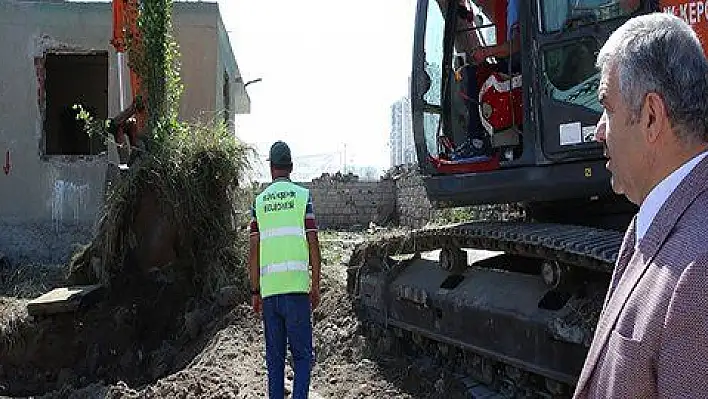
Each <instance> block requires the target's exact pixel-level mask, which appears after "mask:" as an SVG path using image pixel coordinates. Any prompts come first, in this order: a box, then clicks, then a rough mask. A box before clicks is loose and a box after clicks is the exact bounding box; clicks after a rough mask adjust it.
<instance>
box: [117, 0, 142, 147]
mask: <svg viewBox="0 0 708 399" xmlns="http://www.w3.org/2000/svg"><path fill="white" fill-rule="evenodd" d="M112 4H113V38H112V40H111V45H113V47H114V48H115V49H116V52H117V55H118V79H119V86H120V109H121V112H120V113H118V115H116V116H115V117H114V118H112V119H111V124H110V125H111V131H112V133H113V135H114V137H115V139H116V142H117V143H118V144H127V145H128V146H134V145H136V142H137V140H138V139H139V136H141V135H142V134H143V132H144V129H145V126H146V123H147V108H146V107H145V105H144V101H143V99H144V98H147V97H146V95H147V93H146V91H145V87H144V86H143V78H142V76H140V74H139V72H138V71H137V68H135V67H134V65H135V63H136V62H137V61H138V60H135V59H130V57H131V55H133V56H135V55H136V54H141V53H142V48H143V40H142V34H141V33H140V30H139V29H138V15H139V0H113V2H112ZM129 49H130V50H131V51H129V52H128V57H129V59H128V62H127V65H128V67H129V69H130V93H131V98H132V100H131V103H130V105H129V106H127V107H126V106H125V100H124V99H125V92H126V91H127V89H126V83H127V82H125V81H124V79H123V76H124V74H123V66H124V65H125V63H124V61H123V58H124V56H125V54H126V50H129Z"/></svg>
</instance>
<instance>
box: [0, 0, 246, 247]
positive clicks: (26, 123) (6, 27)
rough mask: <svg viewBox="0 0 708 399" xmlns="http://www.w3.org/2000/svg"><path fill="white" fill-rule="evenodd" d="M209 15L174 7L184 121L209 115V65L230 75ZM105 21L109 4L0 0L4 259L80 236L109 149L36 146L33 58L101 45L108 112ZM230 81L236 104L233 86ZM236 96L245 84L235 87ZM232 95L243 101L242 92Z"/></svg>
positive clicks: (214, 83)
mask: <svg viewBox="0 0 708 399" xmlns="http://www.w3.org/2000/svg"><path fill="white" fill-rule="evenodd" d="M219 21H220V18H219V15H218V7H217V6H216V4H210V3H203V2H200V3H175V4H174V19H173V23H174V26H175V34H176V39H177V41H178V43H179V45H180V52H181V53H182V56H181V62H182V69H181V75H182V82H183V84H184V85H185V91H184V93H183V96H182V103H181V108H180V114H181V117H182V118H184V119H188V120H189V119H193V118H197V117H201V116H203V115H213V114H214V113H215V112H217V111H218V109H217V107H218V106H219V104H218V103H217V97H222V89H221V84H220V83H219V79H221V77H218V76H217V73H216V71H217V70H222V71H223V70H229V71H230V73H234V74H237V73H238V69H237V67H235V65H236V62H235V60H233V58H232V59H230V60H229V59H228V56H229V54H226V55H224V52H223V51H220V50H219V48H220V47H223V46H224V43H223V34H222V37H221V38H220V36H219V34H218V30H219V28H218V27H217V26H218V22H219ZM111 24H112V18H111V4H110V3H94V2H89V3H77V2H68V3H61V2H31V1H22V2H17V1H11V0H0V53H1V54H2V58H3V61H2V62H1V63H0V164H1V165H0V166H4V165H5V164H6V161H7V159H6V158H8V157H7V155H8V154H9V163H10V166H11V167H10V170H9V172H8V173H7V174H6V173H4V171H2V168H1V167H0V252H4V253H6V254H7V255H8V256H10V257H11V258H13V257H14V258H16V257H28V258H29V259H34V260H37V261H64V260H65V259H66V254H67V253H68V252H69V247H70V244H71V243H73V242H76V241H79V242H86V241H87V240H88V238H89V237H90V235H91V232H92V231H91V230H92V227H93V225H94V224H95V222H96V217H97V215H98V210H99V209H100V207H101V206H102V204H103V193H104V185H105V174H106V168H107V162H108V160H109V156H111V155H114V151H110V149H109V151H105V152H103V153H100V154H97V155H91V156H88V155H87V156H66V155H57V156H47V155H46V154H44V153H43V148H44V126H43V116H44V111H45V109H46V106H45V105H46V98H45V93H44V85H43V76H44V75H43V73H44V71H43V62H42V60H43V58H44V56H45V53H47V52H56V51H68V52H87V51H97V50H98V51H105V52H107V54H108V71H107V73H108V110H107V113H108V115H115V114H117V113H118V111H119V98H118V93H119V91H118V78H117V67H116V55H115V51H114V49H113V47H112V46H111V45H110V39H111V33H112V32H111ZM221 29H223V27H222V28H221ZM237 81H238V76H234V82H237ZM234 86H235V87H236V89H234V92H235V94H234V97H233V98H234V102H235V103H236V102H237V100H236V98H235V97H236V93H237V92H238V90H239V89H238V84H235V85H234ZM241 86H242V84H241ZM217 88H218V90H217ZM240 93H245V91H243V90H242V88H241V91H240ZM240 101H242V102H246V103H248V98H245V99H242V100H240ZM222 104H223V102H222ZM47 240H49V241H50V242H48V241H47ZM62 249H64V250H63V251H62Z"/></svg>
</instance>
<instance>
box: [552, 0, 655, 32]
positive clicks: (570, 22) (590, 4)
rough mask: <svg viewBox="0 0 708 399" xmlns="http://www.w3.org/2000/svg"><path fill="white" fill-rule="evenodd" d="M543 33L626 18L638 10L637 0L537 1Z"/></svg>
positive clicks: (638, 2) (638, 3)
mask: <svg viewBox="0 0 708 399" xmlns="http://www.w3.org/2000/svg"><path fill="white" fill-rule="evenodd" d="M538 1H540V2H541V3H542V4H541V7H540V8H541V11H542V14H543V15H542V17H543V18H542V27H541V31H542V32H545V33H551V32H558V31H562V30H566V29H568V28H569V27H571V26H574V25H578V24H593V23H597V22H602V21H607V20H611V19H615V18H622V17H626V16H628V15H630V14H632V13H634V12H635V11H637V10H638V9H639V6H640V5H641V2H640V1H639V0H562V1H559V0H538Z"/></svg>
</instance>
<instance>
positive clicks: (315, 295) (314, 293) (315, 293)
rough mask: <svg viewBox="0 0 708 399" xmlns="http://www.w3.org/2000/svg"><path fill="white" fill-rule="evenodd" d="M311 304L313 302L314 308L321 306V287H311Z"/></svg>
mask: <svg viewBox="0 0 708 399" xmlns="http://www.w3.org/2000/svg"><path fill="white" fill-rule="evenodd" d="M310 304H312V310H315V309H317V307H318V306H320V287H315V286H313V287H312V288H310Z"/></svg>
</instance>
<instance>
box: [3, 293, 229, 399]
mask: <svg viewBox="0 0 708 399" xmlns="http://www.w3.org/2000/svg"><path fill="white" fill-rule="evenodd" d="M98 295H100V298H94V299H93V301H88V302H87V304H86V305H87V306H85V308H84V309H79V310H78V311H76V312H72V313H59V314H53V315H47V316H40V317H31V316H27V315H26V314H25V315H24V316H25V317H24V319H23V320H16V321H15V325H14V328H13V329H11V331H10V332H9V334H7V335H5V336H0V394H2V395H8V396H33V395H42V394H45V393H49V392H55V391H66V390H69V391H71V390H72V389H74V388H77V387H83V386H86V385H88V384H91V383H102V384H115V383H117V382H119V381H123V382H125V383H127V384H128V385H129V386H131V387H141V386H145V385H148V384H150V383H153V382H154V381H156V380H158V379H159V378H161V377H164V376H166V375H168V374H170V373H172V372H174V371H175V370H177V369H182V368H184V367H185V365H187V364H188V363H189V362H190V361H191V360H192V358H193V357H194V356H195V355H196V354H197V353H199V352H200V350H201V348H200V347H199V346H200V345H203V341H202V340H198V339H197V338H198V337H199V333H200V330H202V329H203V328H208V326H209V324H210V323H211V324H213V323H214V321H215V320H217V319H218V318H219V315H218V314H215V313H218V312H219V311H220V310H219V307H218V306H214V305H212V306H211V307H205V306H207V305H205V304H199V303H195V301H194V299H193V296H192V295H190V294H189V292H188V291H185V290H184V289H182V288H181V287H179V286H177V285H168V284H163V283H160V282H155V281H148V280H143V281H132V282H131V283H130V284H127V285H123V286H120V287H114V288H113V289H112V290H111V291H110V292H107V291H104V292H99V293H98ZM91 302H94V303H91ZM200 305H201V308H200ZM17 313H20V314H21V311H20V312H17Z"/></svg>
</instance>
